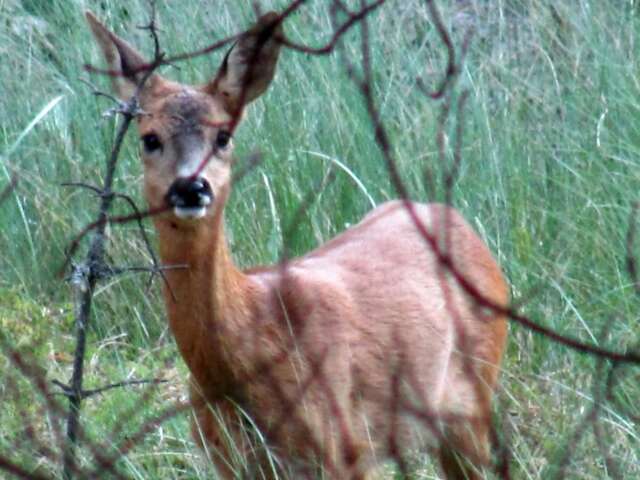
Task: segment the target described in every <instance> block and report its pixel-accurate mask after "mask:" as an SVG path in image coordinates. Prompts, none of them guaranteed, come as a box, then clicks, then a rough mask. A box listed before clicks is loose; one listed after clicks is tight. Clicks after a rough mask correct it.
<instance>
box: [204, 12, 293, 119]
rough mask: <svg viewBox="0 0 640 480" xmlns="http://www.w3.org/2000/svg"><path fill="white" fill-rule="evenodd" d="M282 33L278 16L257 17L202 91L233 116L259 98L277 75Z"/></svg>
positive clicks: (273, 14)
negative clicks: (212, 97) (214, 96)
mask: <svg viewBox="0 0 640 480" xmlns="http://www.w3.org/2000/svg"><path fill="white" fill-rule="evenodd" d="M281 33H282V22H281V18H280V16H279V15H278V14H277V13H275V12H269V13H267V14H265V15H263V16H262V17H260V19H259V20H258V22H257V23H256V24H255V25H254V26H253V27H252V28H251V29H250V30H249V31H247V32H245V33H244V34H243V35H242V36H241V37H240V38H239V39H238V40H237V41H236V43H235V44H234V45H233V47H231V49H230V50H229V51H228V52H227V55H226V56H225V57H224V60H223V61H222V65H221V66H220V68H219V70H218V73H217V75H216V77H215V79H214V80H213V81H212V82H210V83H209V84H208V85H207V86H206V87H205V91H206V92H208V93H209V94H211V95H216V96H220V97H221V98H222V100H223V102H224V103H225V106H226V108H227V111H229V112H231V113H232V114H235V113H237V112H239V111H240V110H241V109H242V107H244V106H245V105H246V104H248V103H250V102H252V101H253V100H255V99H256V98H258V97H259V96H260V95H262V94H263V93H264V92H265V90H266V89H267V87H268V86H269V84H270V83H271V81H272V80H273V77H274V75H275V72H276V64H277V63H278V55H279V53H280V41H279V39H278V36H279V34H281Z"/></svg>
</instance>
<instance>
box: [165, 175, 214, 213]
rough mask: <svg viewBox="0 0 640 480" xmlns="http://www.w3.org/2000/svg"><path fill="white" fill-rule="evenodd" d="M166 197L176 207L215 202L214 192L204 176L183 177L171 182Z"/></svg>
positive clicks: (198, 206)
mask: <svg viewBox="0 0 640 480" xmlns="http://www.w3.org/2000/svg"><path fill="white" fill-rule="evenodd" d="M165 198H166V200H167V203H168V204H169V205H170V206H172V207H174V208H201V207H206V206H207V205H210V204H211V203H212V202H213V192H212V191H211V185H209V182H207V180H206V179H204V178H202V177H195V178H193V177H182V178H178V179H177V180H175V181H174V182H173V183H172V184H171V187H169V191H168V192H167V195H166V197H165Z"/></svg>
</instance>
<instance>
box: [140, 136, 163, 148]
mask: <svg viewBox="0 0 640 480" xmlns="http://www.w3.org/2000/svg"><path fill="white" fill-rule="evenodd" d="M141 140H142V144H143V145H144V151H145V152H147V153H153V152H155V151H156V150H160V149H161V148H162V142H161V141H160V139H159V138H158V136H157V135H156V134H155V133H149V134H147V135H143V136H142V138H141Z"/></svg>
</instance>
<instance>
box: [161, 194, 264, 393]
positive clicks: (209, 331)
mask: <svg viewBox="0 0 640 480" xmlns="http://www.w3.org/2000/svg"><path fill="white" fill-rule="evenodd" d="M227 195H228V192H225V194H224V195H221V196H220V197H218V198H217V199H216V207H215V208H216V210H215V212H214V214H213V216H212V218H211V219H210V220H208V221H207V223H206V225H205V224H203V225H198V226H197V227H193V228H189V227H188V228H184V229H181V228H180V227H179V226H178V227H176V226H175V225H172V223H171V221H167V220H163V219H160V220H158V221H157V222H156V228H157V230H158V233H159V246H160V256H161V259H162V264H163V265H165V266H176V268H172V269H169V270H167V271H166V272H165V274H166V277H167V282H166V284H165V286H164V297H165V303H166V306H167V312H168V317H169V326H170V328H171V330H172V332H173V334H174V336H175V339H176V342H177V344H178V347H179V349H180V352H181V353H182V356H183V358H184V359H185V361H186V363H187V365H188V367H189V369H190V370H191V373H192V374H193V376H194V377H195V380H196V381H197V382H198V384H199V385H200V387H201V388H203V389H205V390H206V389H209V388H211V389H212V391H213V394H214V395H219V394H221V393H223V394H224V395H233V393H234V392H233V390H234V389H235V386H234V381H233V379H234V378H235V377H236V375H235V374H234V371H233V370H234V364H235V363H236V361H235V359H234V358H233V354H234V352H235V351H237V348H236V346H235V345H236V343H237V342H239V341H240V339H241V338H242V333H243V332H245V331H246V330H245V325H246V324H247V323H248V320H249V315H250V305H251V303H252V302H251V301H250V298H249V295H250V292H251V290H252V289H251V288H250V281H249V279H248V278H247V277H246V276H245V275H244V274H243V273H242V272H241V271H240V270H239V269H238V268H237V267H236V265H235V264H234V262H233V260H232V258H231V254H230V252H229V248H228V246H227V242H226V239H225V235H224V215H223V212H224V202H225V201H226V197H227ZM181 266H184V267H181ZM206 393H207V392H206V391H205V394H206Z"/></svg>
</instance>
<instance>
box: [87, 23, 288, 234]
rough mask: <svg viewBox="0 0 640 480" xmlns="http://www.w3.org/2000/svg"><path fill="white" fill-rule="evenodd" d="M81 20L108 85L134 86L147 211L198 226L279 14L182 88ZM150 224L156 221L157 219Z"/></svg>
mask: <svg viewBox="0 0 640 480" xmlns="http://www.w3.org/2000/svg"><path fill="white" fill-rule="evenodd" d="M86 16H87V20H88V21H89V24H90V25H91V29H92V31H93V34H94V36H95V38H96V41H97V43H98V45H99V46H100V48H101V50H102V53H103V54H104V57H105V59H106V61H107V63H108V68H109V70H110V71H111V78H112V84H113V89H114V91H115V92H116V94H117V95H118V96H119V97H120V98H122V99H124V100H127V99H129V98H130V97H131V96H132V95H133V94H134V93H135V92H136V90H137V89H138V88H139V92H138V96H139V98H138V99H139V103H140V107H141V109H142V110H143V112H144V113H143V114H141V115H139V116H138V121H137V123H138V132H139V135H140V140H141V156H142V161H143V164H144V191H145V196H146V199H147V201H148V203H149V206H150V207H151V208H152V209H162V208H163V207H166V208H167V209H168V210H170V212H171V213H169V214H168V215H164V217H163V219H164V220H167V219H169V220H170V221H171V222H172V225H173V226H175V227H178V228H180V227H182V228H187V227H194V226H197V225H202V224H203V223H204V224H206V219H207V218H211V217H212V216H213V211H215V209H214V208H212V207H213V206H214V205H215V204H216V202H218V204H220V205H222V204H224V200H225V198H226V195H227V191H228V188H229V182H230V179H231V173H230V172H231V162H232V152H233V133H234V131H235V127H236V126H237V125H238V123H239V121H240V120H241V117H242V113H243V110H244V107H245V106H246V105H247V104H249V103H250V102H251V101H253V100H254V99H256V98H257V97H259V96H260V95H262V94H263V93H264V92H265V90H266V89H267V87H268V86H269V84H270V83H271V81H272V79H273V76H274V74H275V69H276V63H277V60H278V54H279V50H280V44H279V42H278V40H277V34H278V33H279V32H280V31H281V25H280V22H279V16H278V15H277V14H276V13H274V12H271V13H267V14H266V15H264V16H262V17H261V18H260V19H259V20H258V22H257V23H256V24H255V25H254V26H253V27H252V28H251V29H250V30H248V31H246V32H245V33H244V34H242V35H240V36H239V37H238V39H237V41H236V42H235V43H234V44H233V46H232V47H231V49H230V50H229V51H228V52H227V54H226V55H225V57H224V59H223V61H222V64H221V65H220V67H219V69H218V72H217V73H216V75H215V76H214V77H213V79H212V80H210V81H209V82H207V83H205V84H204V85H198V86H190V85H184V84H181V83H177V82H173V81H170V80H166V79H165V78H163V77H162V76H160V75H159V74H156V73H153V74H152V75H151V76H149V78H148V79H147V80H146V82H144V84H143V85H142V86H140V83H141V81H142V79H143V78H144V77H145V76H146V75H147V70H148V69H149V66H150V62H147V61H146V60H145V59H144V58H143V57H142V55H141V54H140V53H138V52H137V51H136V50H135V49H134V48H133V47H131V46H130V45H129V44H128V43H127V42H126V41H124V40H123V39H121V38H120V37H118V36H117V35H115V34H114V33H113V32H111V31H109V30H108V29H107V28H106V27H105V26H104V25H103V24H102V23H100V22H99V21H98V20H97V18H96V17H95V16H94V15H93V14H92V13H91V12H87V13H86ZM157 221H163V220H162V219H160V220H157Z"/></svg>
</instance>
